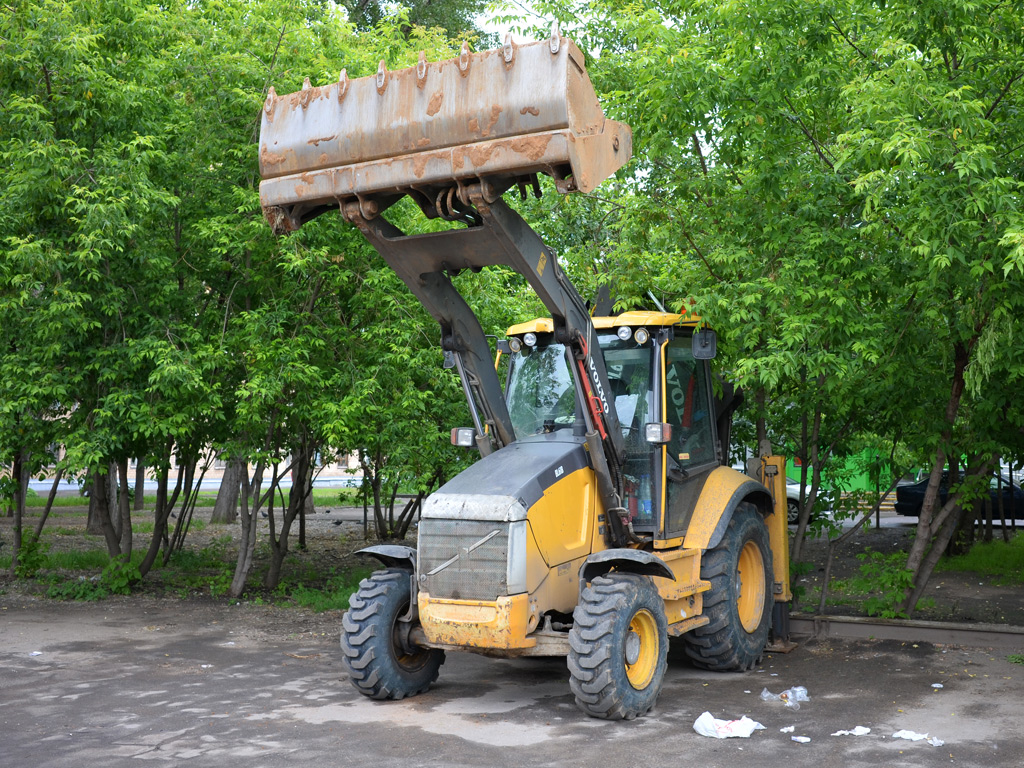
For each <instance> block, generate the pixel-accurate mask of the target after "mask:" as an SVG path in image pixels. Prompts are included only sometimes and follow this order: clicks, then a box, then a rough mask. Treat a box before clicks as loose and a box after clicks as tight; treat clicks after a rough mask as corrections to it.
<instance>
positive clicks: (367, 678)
mask: <svg viewBox="0 0 1024 768" xmlns="http://www.w3.org/2000/svg"><path fill="white" fill-rule="evenodd" d="M411 599H412V588H411V586H410V584H409V572H408V571H403V570H400V569H397V568H388V569H386V570H383V571H377V572H376V573H374V574H372V575H371V576H370V577H369V578H366V579H363V580H362V582H360V584H359V590H358V591H357V592H356V593H355V594H353V595H352V597H351V598H350V599H349V609H348V610H347V611H346V612H345V615H344V617H342V620H341V626H342V630H341V650H342V653H343V654H344V656H343V659H342V660H343V661H344V663H345V667H346V668H347V669H348V676H349V680H350V681H351V682H352V685H354V686H355V688H356V690H358V691H359V692H360V693H361V694H363V695H364V696H369V697H370V698H371V699H404V698H405V697H406V696H414V695H415V694H417V693H422V692H423V691H425V690H427V688H429V687H430V684H431V683H433V682H434V681H435V680H436V679H437V675H438V673H439V671H440V669H441V665H442V664H443V663H444V651H441V650H437V649H435V648H421V647H419V646H416V645H414V644H412V643H411V642H410V641H409V639H408V629H409V626H408V622H402V621H399V619H400V618H401V617H402V616H404V615H405V614H406V613H408V611H409V604H410V600H411Z"/></svg>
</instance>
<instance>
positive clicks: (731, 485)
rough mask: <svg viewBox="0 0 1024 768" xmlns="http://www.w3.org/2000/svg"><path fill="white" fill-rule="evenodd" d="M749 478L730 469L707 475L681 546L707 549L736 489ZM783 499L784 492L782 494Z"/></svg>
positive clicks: (726, 468)
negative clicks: (723, 511)
mask: <svg viewBox="0 0 1024 768" xmlns="http://www.w3.org/2000/svg"><path fill="white" fill-rule="evenodd" d="M749 479H750V478H749V477H747V476H746V475H744V474H741V473H739V472H737V471H736V470H735V469H732V468H730V467H716V468H715V469H714V470H712V472H711V474H710V475H708V479H707V482H705V483H704V489H703V490H702V491H701V492H700V498H698V499H697V505H696V507H695V508H694V510H693V516H692V517H691V518H690V525H689V526H688V527H687V529H686V537H685V538H684V539H683V546H684V547H686V548H687V549H707V547H708V542H709V541H710V540H711V534H712V533H714V531H715V526H716V525H718V521H719V520H720V519H721V517H722V510H724V509H725V507H726V505H727V504H728V503H729V500H730V499H731V498H732V496H733V494H734V493H735V492H736V489H737V488H739V487H740V486H741V485H743V483H745V482H747V481H748V480H749ZM782 495H783V497H785V495H786V494H785V492H783V494H782Z"/></svg>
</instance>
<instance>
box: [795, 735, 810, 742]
mask: <svg viewBox="0 0 1024 768" xmlns="http://www.w3.org/2000/svg"><path fill="white" fill-rule="evenodd" d="M792 738H793V741H798V742H800V743H801V744H807V743H808V742H809V741H810V739H809V738H808V737H807V736H793V737H792Z"/></svg>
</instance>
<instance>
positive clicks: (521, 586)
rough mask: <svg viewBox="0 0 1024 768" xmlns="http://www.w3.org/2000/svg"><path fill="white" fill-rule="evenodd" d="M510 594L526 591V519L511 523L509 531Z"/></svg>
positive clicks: (507, 580)
mask: <svg viewBox="0 0 1024 768" xmlns="http://www.w3.org/2000/svg"><path fill="white" fill-rule="evenodd" d="M506 585H507V587H508V594H510V595H518V594H521V593H523V592H525V591H526V521H525V520H519V521H517V522H514V523H510V524H509V531H508V572H507V575H506Z"/></svg>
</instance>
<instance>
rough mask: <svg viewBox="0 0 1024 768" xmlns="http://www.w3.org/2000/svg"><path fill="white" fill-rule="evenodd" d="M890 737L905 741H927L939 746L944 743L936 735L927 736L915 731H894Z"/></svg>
mask: <svg viewBox="0 0 1024 768" xmlns="http://www.w3.org/2000/svg"><path fill="white" fill-rule="evenodd" d="M892 737H893V738H894V739H906V740H907V741H927V742H928V743H929V744H931V745H932V746H933V747H941V746H942V745H943V744H945V743H946V742H944V741H943V740H942V739H940V738H939V737H938V736H929V735H928V734H927V733H916V732H914V731H896V733H894V734H893V735H892Z"/></svg>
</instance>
